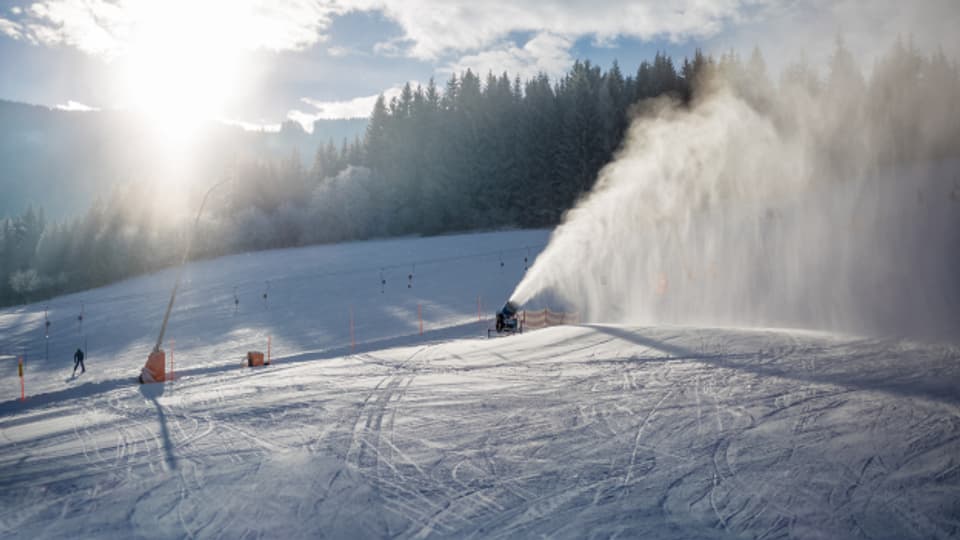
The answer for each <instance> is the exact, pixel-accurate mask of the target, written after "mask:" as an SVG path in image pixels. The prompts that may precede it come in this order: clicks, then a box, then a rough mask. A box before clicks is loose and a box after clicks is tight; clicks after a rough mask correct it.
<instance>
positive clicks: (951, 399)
mask: <svg viewBox="0 0 960 540" xmlns="http://www.w3.org/2000/svg"><path fill="white" fill-rule="evenodd" d="M481 331H482V329H481V328H480V327H479V326H478V325H476V324H475V323H471V324H464V325H462V326H460V327H455V328H450V329H448V332H447V334H446V336H447V337H445V338H444V339H435V340H429V339H424V338H420V337H419V336H416V337H410V338H406V339H398V340H394V342H392V343H390V344H389V346H382V347H378V346H373V345H371V346H368V347H365V348H363V350H362V351H359V352H357V353H355V354H349V353H343V354H341V353H337V354H331V353H324V352H315V353H309V352H307V353H300V354H291V355H286V356H281V357H280V358H278V359H277V361H276V363H275V365H273V366H269V367H266V368H260V369H240V368H231V369H230V370H220V371H217V370H197V372H195V373H192V374H191V373H190V372H189V371H187V372H185V374H184V375H183V376H182V378H181V379H179V380H178V381H176V382H174V383H168V384H166V385H145V386H141V387H138V386H137V385H134V384H127V382H126V381H123V382H122V383H118V384H112V383H110V381H101V382H100V383H88V384H87V385H82V384H81V385H76V386H73V387H70V389H69V392H68V393H65V394H62V398H58V397H57V395H56V393H55V392H52V393H51V394H48V395H47V397H46V398H45V397H44V395H39V396H37V397H36V399H34V400H33V401H32V402H31V401H30V400H28V401H27V402H25V403H20V402H17V401H6V402H4V403H2V404H0V498H2V504H0V536H3V537H8V538H9V537H12V538H31V539H32V538H81V537H82V538H89V537H117V538H120V537H125V538H126V537H130V538H132V537H145V538H179V537H195V538H397V537H398V538H429V537H457V538H463V537H484V538H517V537H526V538H530V537H539V536H541V535H545V536H550V537H557V538H593V537H597V538H608V537H629V538H764V539H773V538H898V539H904V538H956V537H958V536H960V517H958V516H960V407H958V405H960V397H958V396H960V394H958V392H957V391H956V389H957V387H958V383H960V362H958V360H960V351H958V349H957V348H955V347H951V346H934V345H921V344H917V343H912V342H909V341H902V340H877V339H857V338H853V337H841V336H832V335H827V334H816V333H803V332H795V331H779V330H710V329H685V328H639V327H623V326H600V325H582V326H566V327H556V328H550V329H545V330H541V331H536V332H529V333H526V334H523V335H517V336H514V337H511V338H508V339H499V340H486V339H479V338H478V337H477V336H478V335H479V334H480V333H481Z"/></svg>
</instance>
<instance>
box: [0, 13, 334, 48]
mask: <svg viewBox="0 0 960 540" xmlns="http://www.w3.org/2000/svg"><path fill="white" fill-rule="evenodd" d="M11 12H12V13H14V15H17V16H18V17H17V18H18V19H19V20H18V21H9V20H5V19H0V21H3V22H0V31H2V32H3V33H4V34H6V35H8V36H11V37H14V38H15V39H27V40H29V41H30V42H32V43H35V44H38V45H48V46H55V45H67V46H70V47H73V48H76V49H78V50H80V51H83V52H85V53H88V54H91V55H97V56H104V57H108V58H113V57H118V56H124V55H125V54H126V53H127V52H128V51H129V50H130V49H131V48H133V47H136V46H137V44H138V42H139V41H140V40H142V39H143V38H144V36H145V35H146V36H148V37H149V36H157V35H160V36H163V38H164V39H166V40H170V41H175V40H177V39H183V38H184V37H187V38H196V37H202V36H203V35H208V36H209V35H211V34H212V35H214V36H215V37H216V39H217V40H219V41H222V43H219V44H218V46H219V47H221V48H234V49H243V50H256V49H265V50H272V51H283V50H300V49H303V48H306V47H309V46H311V45H313V44H314V43H317V42H319V41H323V40H324V38H325V34H324V32H325V31H326V29H327V28H328V27H329V25H330V23H331V20H332V18H333V17H334V16H335V15H337V14H340V13H342V12H343V8H342V7H338V6H337V5H336V4H332V3H320V2H311V1H307V0H288V1H285V2H271V1H269V0H247V1H244V2H231V1H229V0H206V1H203V2H190V1H187V0H168V1H164V2H156V1H153V0H116V1H108V0H41V1H38V2H35V3H32V4H30V5H29V7H26V8H20V7H15V8H11Z"/></svg>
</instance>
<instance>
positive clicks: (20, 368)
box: [17, 356, 27, 401]
mask: <svg viewBox="0 0 960 540" xmlns="http://www.w3.org/2000/svg"><path fill="white" fill-rule="evenodd" d="M17 370H18V371H19V372H20V401H26V400H27V393H26V389H25V387H24V385H23V357H22V356H21V357H20V361H19V363H18V364H17Z"/></svg>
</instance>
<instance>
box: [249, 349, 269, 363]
mask: <svg viewBox="0 0 960 540" xmlns="http://www.w3.org/2000/svg"><path fill="white" fill-rule="evenodd" d="M247 365H248V366H250V367H256V366H263V365H266V364H264V361H263V353H262V352H260V351H248V352H247Z"/></svg>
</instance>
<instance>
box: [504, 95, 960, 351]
mask: <svg viewBox="0 0 960 540" xmlns="http://www.w3.org/2000/svg"><path fill="white" fill-rule="evenodd" d="M781 93H782V94H784V95H787V99H784V100H783V101H784V102H786V104H785V105H780V107H781V109H783V110H780V109H777V108H776V107H775V106H774V105H770V104H767V106H766V110H764V107H758V106H755V105H752V104H751V103H749V102H748V100H747V99H744V98H741V97H739V95H738V93H737V92H735V91H734V90H732V89H731V88H730V87H729V86H727V85H723V84H714V87H713V89H712V90H711V91H709V92H706V93H705V95H702V96H701V97H700V98H698V99H697V100H695V101H694V102H693V103H691V104H689V105H681V104H679V103H676V102H674V101H671V100H668V99H657V100H651V101H647V102H644V103H642V104H641V109H642V110H640V111H638V114H637V116H636V117H635V118H634V120H633V122H632V124H631V127H630V128H629V131H628V133H627V136H626V138H625V142H624V146H623V147H622V148H621V150H620V151H619V152H618V155H617V156H616V158H615V159H614V161H613V162H611V163H610V164H609V165H607V166H606V167H605V168H604V169H603V170H601V172H600V174H599V177H598V179H597V182H596V186H595V188H594V190H593V192H592V193H591V194H589V196H587V197H585V198H584V199H582V200H581V202H580V203H579V204H578V205H577V206H576V207H575V208H573V209H572V210H570V211H569V212H568V213H567V215H566V216H565V217H564V221H563V223H562V224H561V225H560V226H559V227H558V228H557V229H556V230H555V231H554V233H553V235H552V237H551V239H550V242H549V244H548V246H547V248H546V249H545V250H544V252H543V253H542V254H541V255H540V256H539V257H538V258H537V260H536V261H535V263H534V264H533V266H532V267H531V268H530V271H529V272H528V273H527V274H526V276H525V277H524V279H523V280H522V281H521V282H520V284H519V285H518V286H517V288H516V290H515V291H514V293H513V294H512V295H511V298H510V299H511V301H513V302H515V303H516V304H519V305H524V304H528V303H534V304H537V303H539V304H541V305H558V306H560V307H563V308H564V309H572V310H577V311H579V312H580V314H581V319H582V320H584V321H586V322H591V321H592V322H614V323H629V324H682V325H709V326H766V327H770V326H780V327H801V328H814V329H826V330H838V331H850V332H858V333H897V334H904V333H917V332H919V333H936V334H937V335H938V336H942V335H947V336H949V335H951V333H955V332H956V328H960V280H958V279H957V276H958V275H960V264H958V262H960V261H958V258H960V204H958V202H957V201H956V200H954V199H956V198H951V196H950V191H951V188H952V186H953V184H954V183H955V180H954V179H955V178H960V175H958V171H960V161H958V160H956V159H954V160H943V159H941V160H939V161H937V160H930V161H927V162H924V163H920V164H916V165H911V166H893V165H887V166H882V165H878V163H879V161H878V160H877V158H876V156H877V155H878V154H880V153H882V151H883V149H882V148H880V149H877V148H872V149H870V148H867V147H868V146H869V145H868V144H867V142H869V141H868V139H869V137H870V134H869V133H860V134H857V133H853V134H850V133H847V132H845V131H844V126H843V125H841V122H844V121H846V120H847V119H846V118H844V115H843V114H831V113H830V111H827V112H824V111H823V110H819V109H818V110H814V109H813V107H811V106H809V105H806V104H808V103H809V102H810V101H811V100H810V99H809V98H805V97H804V96H803V95H801V94H802V93H798V94H797V95H794V96H793V99H789V98H790V96H791V95H790V94H788V93H787V92H785V91H782V92H781ZM762 111H763V112H762ZM834 112H835V111H834ZM876 131H877V132H880V131H881V130H879V129H878V130H876ZM851 135H852V136H851ZM841 139H842V144H843V146H838V145H836V144H834V142H836V141H841Z"/></svg>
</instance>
